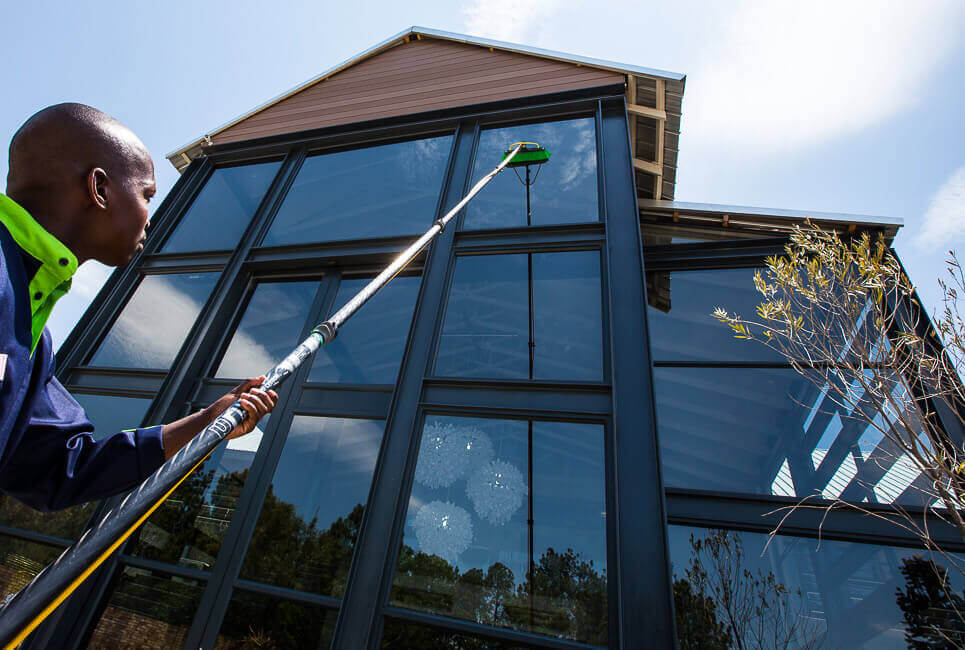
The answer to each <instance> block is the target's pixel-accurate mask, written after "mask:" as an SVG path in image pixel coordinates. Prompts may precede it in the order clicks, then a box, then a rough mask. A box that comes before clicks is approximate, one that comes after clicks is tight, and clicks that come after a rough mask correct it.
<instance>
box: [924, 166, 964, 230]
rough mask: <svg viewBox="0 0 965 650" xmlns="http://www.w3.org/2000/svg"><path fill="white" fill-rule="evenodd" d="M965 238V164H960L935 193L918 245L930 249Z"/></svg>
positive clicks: (926, 214)
mask: <svg viewBox="0 0 965 650" xmlns="http://www.w3.org/2000/svg"><path fill="white" fill-rule="evenodd" d="M963 239H965V167H959V168H958V169H957V170H955V172H954V173H953V174H952V175H951V176H950V177H949V178H948V180H947V181H945V183H944V184H943V185H942V186H941V187H940V188H938V191H937V192H935V195H934V196H932V199H931V203H930V204H929V206H928V212H926V213H925V217H924V219H922V224H921V229H920V230H919V231H918V234H917V235H916V236H915V239H914V243H915V246H917V247H918V248H922V249H931V248H934V247H936V246H939V245H941V246H943V247H944V248H948V246H949V245H951V244H954V243H956V242H961V241H962V240H963Z"/></svg>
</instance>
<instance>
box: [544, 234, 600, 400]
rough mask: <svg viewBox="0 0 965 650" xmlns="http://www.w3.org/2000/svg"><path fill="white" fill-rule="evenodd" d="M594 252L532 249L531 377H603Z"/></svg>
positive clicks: (597, 270)
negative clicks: (539, 250) (548, 251)
mask: <svg viewBox="0 0 965 650" xmlns="http://www.w3.org/2000/svg"><path fill="white" fill-rule="evenodd" d="M601 286H602V285H601V284H600V254H599V253H598V252H597V251H580V252H574V253H534V254H533V339H534V340H535V342H536V346H535V347H534V348H533V379H564V380H565V379H570V380H573V379H588V380H596V381H599V380H602V379H603V313H602V310H603V305H602V296H601V290H602V289H601Z"/></svg>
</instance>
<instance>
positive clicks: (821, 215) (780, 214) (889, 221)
mask: <svg viewBox="0 0 965 650" xmlns="http://www.w3.org/2000/svg"><path fill="white" fill-rule="evenodd" d="M637 203H638V205H639V207H640V209H641V210H645V209H651V210H654V209H656V210H667V211H671V212H672V211H674V210H677V211H678V212H707V213H713V214H729V215H733V216H738V215H746V216H755V217H776V218H784V219H814V220H817V221H831V222H839V223H848V224H851V223H854V224H862V225H868V226H883V227H886V228H896V229H897V228H901V227H902V226H904V225H905V222H904V220H903V219H901V218H900V217H881V216H872V215H864V214H846V213H840V212H812V211H809V210H784V209H777V208H757V207H752V206H744V205H721V204H719V203H690V202H687V201H665V200H661V199H638V201H637Z"/></svg>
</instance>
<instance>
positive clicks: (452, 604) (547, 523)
mask: <svg viewBox="0 0 965 650" xmlns="http://www.w3.org/2000/svg"><path fill="white" fill-rule="evenodd" d="M530 463H531V465H530ZM530 466H532V474H531V475H530V474H529V467H530ZM530 495H532V496H531V497H530ZM604 504H605V494H604V465H603V427H602V426H600V425H595V424H564V423H559V422H552V423H551V422H533V423H528V422H526V421H517V420H492V419H478V418H459V417H443V416H430V417H428V418H426V425H425V428H424V429H423V435H422V444H421V449H420V452H419V460H418V463H417V466H416V474H415V484H414V486H413V488H412V494H411V496H410V498H409V510H408V513H407V516H406V523H405V539H404V543H403V546H402V550H401V552H400V556H399V564H398V568H397V570H396V575H395V579H394V583H393V588H392V601H393V603H395V604H398V605H401V606H404V607H408V608H412V609H418V610H422V611H427V612H431V613H435V614H442V615H446V616H452V617H455V618H461V619H467V620H470V621H474V622H476V623H481V624H484V625H494V626H499V627H510V628H515V629H519V630H525V631H530V632H535V633H538V634H547V635H552V636H557V637H562V638H568V639H573V640H576V641H582V642H586V643H593V644H605V643H606V639H607V589H606V566H607V564H606V519H605V517H606V514H605V510H606V507H605V505H604Z"/></svg>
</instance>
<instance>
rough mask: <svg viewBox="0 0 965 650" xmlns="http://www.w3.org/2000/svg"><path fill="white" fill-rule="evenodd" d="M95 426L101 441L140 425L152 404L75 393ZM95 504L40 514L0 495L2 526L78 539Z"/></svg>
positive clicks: (123, 398)
mask: <svg viewBox="0 0 965 650" xmlns="http://www.w3.org/2000/svg"><path fill="white" fill-rule="evenodd" d="M72 395H73V397H74V399H76V400H77V401H78V402H79V403H80V405H81V406H83V407H84V410H85V411H86V412H87V418H88V419H89V420H90V421H91V422H92V423H93V424H94V427H95V430H94V438H95V439H97V440H100V439H102V438H106V437H108V436H110V435H113V434H114V433H117V432H118V431H121V430H123V429H132V428H135V427H138V426H140V425H141V420H143V419H144V413H145V412H146V411H147V407H148V406H150V405H151V400H149V399H141V398H136V397H116V396H114V395H92V394H89V393H72ZM95 507H97V504H96V503H85V504H83V505H79V506H74V507H72V508H67V509H66V510H61V511H59V512H38V511H36V510H34V509H33V508H30V507H29V506H25V505H23V504H22V503H20V502H19V501H17V500H16V499H14V498H12V497H9V496H7V495H6V494H0V525H3V526H13V527H14V528H21V529H23V530H31V531H34V532H37V533H44V534H45V535H51V536H53V537H61V538H63V539H76V538H77V536H78V535H80V533H81V531H82V530H83V529H84V524H86V523H87V520H88V519H90V516H91V514H92V513H93V512H94V508H95Z"/></svg>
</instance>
